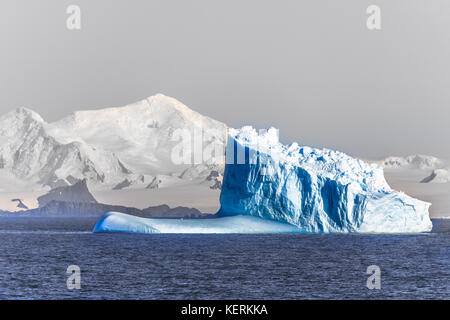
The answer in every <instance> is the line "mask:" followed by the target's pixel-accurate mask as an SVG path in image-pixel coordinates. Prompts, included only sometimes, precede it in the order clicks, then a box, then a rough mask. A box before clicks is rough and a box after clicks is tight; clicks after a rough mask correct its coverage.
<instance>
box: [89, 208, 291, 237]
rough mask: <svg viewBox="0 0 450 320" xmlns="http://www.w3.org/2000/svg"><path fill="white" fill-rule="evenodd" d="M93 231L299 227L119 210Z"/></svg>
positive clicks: (244, 219)
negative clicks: (158, 216) (163, 216)
mask: <svg viewBox="0 0 450 320" xmlns="http://www.w3.org/2000/svg"><path fill="white" fill-rule="evenodd" d="M93 232H129V233H294V232H299V229H298V228H297V227H295V226H293V225H290V224H287V223H281V222H276V221H271V220H266V219H261V218H258V217H252V216H234V217H223V218H211V219H148V218H140V217H136V216H132V215H128V214H124V213H119V212H108V213H106V214H104V215H103V216H102V217H101V218H100V219H99V220H98V221H97V223H96V224H95V226H94V230H93Z"/></svg>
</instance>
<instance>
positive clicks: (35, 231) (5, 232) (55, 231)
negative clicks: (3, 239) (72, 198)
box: [0, 230, 92, 234]
mask: <svg viewBox="0 0 450 320" xmlns="http://www.w3.org/2000/svg"><path fill="white" fill-rule="evenodd" d="M88 233H92V232H91V231H57V230H0V234H88Z"/></svg>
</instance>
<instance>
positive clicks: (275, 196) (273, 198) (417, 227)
mask: <svg viewBox="0 0 450 320" xmlns="http://www.w3.org/2000/svg"><path fill="white" fill-rule="evenodd" d="M226 157H227V159H226V160H227V161H226V166H225V173H224V180H223V187H222V192H221V195H220V204H221V208H220V211H219V213H218V215H219V216H233V215H250V216H255V217H260V218H263V219H270V220H273V221H279V222H285V223H289V224H291V225H294V226H296V227H298V228H299V230H300V231H302V232H313V233H328V232H392V233H397V232H425V231H430V230H431V228H432V223H431V220H430V218H429V214H428V208H429V206H430V204H429V203H427V202H423V201H420V200H417V199H414V198H411V197H409V196H407V195H406V194H404V193H402V192H398V191H395V190H392V189H391V188H390V187H389V185H388V184H387V182H386V180H385V178H384V174H383V169H382V168H381V167H379V166H378V165H376V164H369V163H365V162H363V161H361V160H359V159H355V158H352V157H350V156H348V155H346V154H344V153H342V152H337V151H332V150H328V149H315V148H310V147H306V146H303V147H301V146H299V145H298V144H297V143H293V144H291V145H289V146H284V145H282V144H281V143H279V141H278V131H277V130H276V129H274V128H271V129H269V130H267V131H264V132H262V133H260V134H258V133H257V132H256V130H255V129H253V128H252V127H244V128H242V129H240V130H235V129H230V135H229V139H228V145H227V150H226Z"/></svg>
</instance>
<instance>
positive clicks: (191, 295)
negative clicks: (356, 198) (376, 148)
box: [0, 218, 450, 299]
mask: <svg viewBox="0 0 450 320" xmlns="http://www.w3.org/2000/svg"><path fill="white" fill-rule="evenodd" d="M94 224H95V219H86V218H84V219H69V218H0V299H384V298H388V299H450V220H433V225H434V228H433V231H432V232H431V233H428V234H414V235H357V234H354V235H302V234H289V235H288V234H286V235H273V234H272V235H269V234H266V235H236V234H234V235H169V234H166V235H165V234H152V235H140V234H93V233H91V230H92V227H93V226H94ZM69 265H77V266H79V267H80V270H81V273H80V276H81V278H80V279H81V280H80V281H81V282H80V283H81V289H80V290H77V289H72V290H69V289H68V288H67V284H66V280H67V278H68V277H69V274H67V273H66V271H67V267H68V266H69ZM370 265H377V266H379V268H380V270H381V274H380V281H381V289H379V290H377V289H373V290H369V289H368V288H367V286H366V282H367V278H368V277H369V275H367V274H366V270H367V267H368V266H370Z"/></svg>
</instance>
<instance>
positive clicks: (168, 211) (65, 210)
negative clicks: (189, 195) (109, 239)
mask: <svg viewBox="0 0 450 320" xmlns="http://www.w3.org/2000/svg"><path fill="white" fill-rule="evenodd" d="M109 211H116V212H122V213H126V214H131V215H134V216H138V217H143V218H203V217H207V216H210V215H209V214H203V213H201V212H200V211H199V210H197V209H195V208H187V207H175V208H170V207H169V206H168V205H165V204H164V205H160V206H154V207H148V208H145V209H137V208H133V207H126V206H117V205H110V204H103V203H88V202H68V201H57V200H52V201H50V202H48V203H47V204H46V205H44V206H43V207H39V208H36V209H31V210H26V211H19V212H0V213H2V214H4V215H8V216H13V215H14V216H30V217H31V216H33V217H41V216H46V217H100V216H101V215H102V214H104V213H106V212H109Z"/></svg>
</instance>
